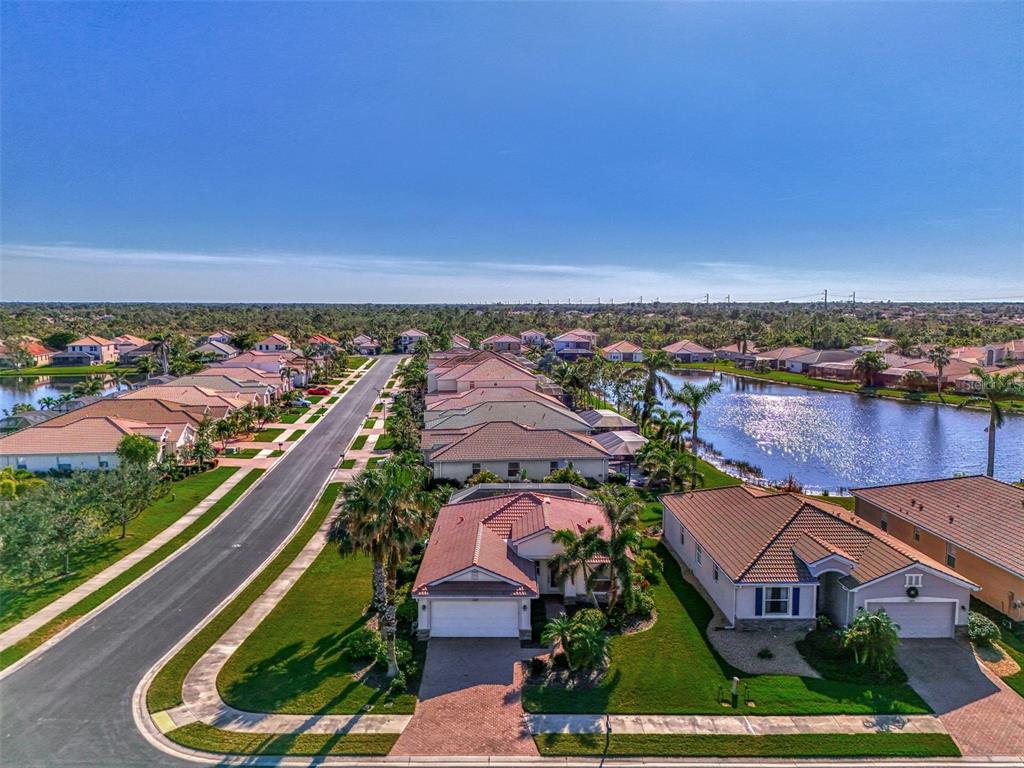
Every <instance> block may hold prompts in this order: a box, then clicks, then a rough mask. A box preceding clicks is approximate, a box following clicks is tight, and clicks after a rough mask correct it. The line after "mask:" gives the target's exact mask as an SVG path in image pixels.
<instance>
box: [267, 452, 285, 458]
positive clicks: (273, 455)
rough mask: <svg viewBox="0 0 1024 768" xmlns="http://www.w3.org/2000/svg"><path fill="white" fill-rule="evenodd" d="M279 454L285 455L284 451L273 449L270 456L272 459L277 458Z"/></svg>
mask: <svg viewBox="0 0 1024 768" xmlns="http://www.w3.org/2000/svg"><path fill="white" fill-rule="evenodd" d="M279 456H284V451H271V452H270V458H272V459H276V458H278V457H279Z"/></svg>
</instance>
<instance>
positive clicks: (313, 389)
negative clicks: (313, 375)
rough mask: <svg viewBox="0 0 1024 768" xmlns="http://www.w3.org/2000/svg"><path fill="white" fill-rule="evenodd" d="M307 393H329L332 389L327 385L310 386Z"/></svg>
mask: <svg viewBox="0 0 1024 768" xmlns="http://www.w3.org/2000/svg"><path fill="white" fill-rule="evenodd" d="M306 394H307V395H329V394H331V390H329V389H328V388H327V387H310V388H309V389H307V390H306Z"/></svg>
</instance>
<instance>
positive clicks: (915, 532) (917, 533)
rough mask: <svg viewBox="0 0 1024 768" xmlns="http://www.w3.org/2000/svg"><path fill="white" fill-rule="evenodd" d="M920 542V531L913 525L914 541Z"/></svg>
mask: <svg viewBox="0 0 1024 768" xmlns="http://www.w3.org/2000/svg"><path fill="white" fill-rule="evenodd" d="M920 540H921V529H920V528H918V527H917V526H916V525H915V526H914V541H920Z"/></svg>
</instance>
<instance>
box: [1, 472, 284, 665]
mask: <svg viewBox="0 0 1024 768" xmlns="http://www.w3.org/2000/svg"><path fill="white" fill-rule="evenodd" d="M226 469H234V468H233V467H230V468H226ZM263 472H264V470H262V469H253V470H250V471H249V474H247V475H246V476H245V477H244V478H242V479H241V480H240V481H239V482H238V484H237V485H235V487H234V488H232V489H231V490H230V491H228V492H227V493H225V494H224V495H223V496H222V497H221V498H220V499H218V500H217V502H216V503H215V504H213V505H212V506H211V507H210V508H209V509H208V510H206V512H204V513H203V514H202V515H200V516H199V517H198V518H196V520H194V521H193V522H192V524H191V525H189V526H188V527H187V528H186V529H185V530H183V531H181V532H180V533H179V534H178V535H177V536H175V537H174V538H172V539H171V540H170V541H168V542H167V543H166V544H164V545H163V546H162V547H160V548H159V549H157V550H156V551H155V552H152V553H150V554H149V555H147V556H146V557H144V558H142V560H140V561H139V562H137V563H136V564H135V565H133V566H132V567H131V568H129V569H128V570H126V571H125V572H124V573H122V574H121V575H120V576H118V577H117V578H115V579H112V580H111V581H109V582H107V583H106V584H105V585H104V586H102V587H100V588H99V589H97V590H96V591H95V592H93V593H91V594H90V595H88V596H87V597H84V598H82V599H81V600H79V601H78V602H77V603H75V604H74V605H73V606H71V607H70V608H68V609H67V610H66V611H64V612H63V613H62V614H60V615H59V616H57V618H55V619H54V620H53V621H51V622H49V623H47V624H45V625H43V626H42V627H40V628H39V629H38V630H36V631H35V632H33V633H32V634H31V635H29V636H28V637H26V638H25V639H24V640H22V641H21V642H19V643H17V644H16V645H12V646H10V647H9V648H6V649H4V651H3V652H2V653H0V669H4V668H6V667H8V666H10V665H11V664H13V663H14V662H16V661H17V660H18V659H20V658H22V657H23V656H25V655H26V654H27V653H29V652H31V651H32V650H34V649H35V648H37V647H38V646H40V645H41V644H43V643H44V642H46V641H47V640H49V639H50V638H51V637H53V636H54V635H56V634H57V633H58V632H60V631H61V630H62V629H63V628H64V627H66V626H67V625H68V624H71V623H72V622H74V621H75V620H76V619H79V618H81V617H82V616H84V615H85V614H87V613H89V612H90V611H92V610H93V609H94V608H97V607H98V606H100V605H102V604H103V603H105V602H106V601H107V600H109V599H110V598H111V597H113V596H114V595H116V594H117V593H118V592H120V591H121V590H122V589H124V588H125V587H127V586H128V585H129V584H131V583H132V582H133V581H135V580H136V579H137V578H139V577H140V576H141V575H142V574H144V573H146V572H147V571H149V570H150V569H151V568H153V567H154V566H156V565H157V564H159V563H160V562H162V561H163V560H164V559H166V558H167V557H169V556H170V555H171V554H173V553H174V552H176V551H177V550H178V549H180V548H181V547H182V546H184V545H185V544H186V543H188V542H189V541H191V540H192V539H193V538H195V537H196V536H198V535H199V534H200V533H201V532H202V531H203V530H204V529H206V528H207V527H208V526H210V525H211V524H213V523H214V522H215V521H216V520H217V518H219V517H220V516H221V514H223V513H224V511H225V510H227V508H228V507H230V506H231V505H232V504H234V503H235V501H236V500H237V499H238V497H239V496H241V495H242V494H243V493H244V492H245V491H246V489H248V488H249V487H250V486H251V485H252V484H253V483H255V482H256V480H258V479H259V477H260V475H262V474H263Z"/></svg>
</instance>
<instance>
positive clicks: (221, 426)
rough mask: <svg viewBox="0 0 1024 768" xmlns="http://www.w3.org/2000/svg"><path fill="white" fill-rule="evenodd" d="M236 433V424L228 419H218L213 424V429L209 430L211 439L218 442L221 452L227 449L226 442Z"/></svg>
mask: <svg viewBox="0 0 1024 768" xmlns="http://www.w3.org/2000/svg"><path fill="white" fill-rule="evenodd" d="M237 431H238V425H237V423H236V422H235V421H234V420H233V419H230V418H224V419H220V420H219V421H217V422H215V423H214V425H213V429H212V430H210V432H211V434H212V435H213V437H214V438H216V439H217V440H220V449H221V450H222V451H223V450H225V449H226V448H227V447H228V440H230V439H231V438H232V437H234V436H235V433H236V432H237Z"/></svg>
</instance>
